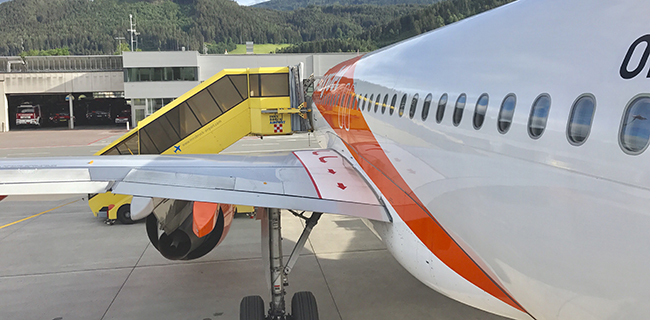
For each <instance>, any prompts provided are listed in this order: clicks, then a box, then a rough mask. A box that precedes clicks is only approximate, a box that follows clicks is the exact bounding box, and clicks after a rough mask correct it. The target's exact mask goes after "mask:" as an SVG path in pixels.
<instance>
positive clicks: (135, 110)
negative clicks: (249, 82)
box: [0, 51, 358, 132]
mask: <svg viewBox="0 0 650 320" xmlns="http://www.w3.org/2000/svg"><path fill="white" fill-rule="evenodd" d="M357 55H358V53H326V54H246V55H203V54H199V53H198V52H196V51H170V52H124V53H123V55H121V56H50V57H25V58H21V57H0V132H4V131H9V130H10V129H12V128H15V126H16V120H15V119H16V110H17V108H18V107H19V106H20V105H23V104H31V105H39V108H40V110H41V113H42V116H43V118H44V120H43V123H42V124H43V125H45V124H48V123H49V124H52V123H50V122H48V117H49V118H52V115H54V114H57V113H69V112H68V110H69V109H70V107H69V106H70V102H69V99H72V100H73V101H72V106H73V107H72V109H73V114H74V119H75V123H77V124H93V120H95V121H94V122H95V123H110V122H111V121H112V119H113V118H115V116H116V115H117V114H118V113H119V112H121V111H122V110H130V114H131V117H130V121H131V126H135V125H137V123H138V121H141V120H143V119H144V118H145V117H147V116H149V115H151V114H152V113H154V112H155V111H156V110H158V109H160V108H162V107H163V106H164V105H166V104H168V103H169V102H171V101H172V100H174V99H176V98H177V97H179V96H181V95H182V94H183V93H185V92H187V91H189V90H190V89H192V88H194V87H196V86H197V85H199V84H200V83H202V82H203V81H205V80H207V79H209V78H210V77H211V76H213V75H215V74H217V73H218V72H220V71H221V70H223V69H233V68H260V67H286V66H297V65H300V70H301V72H300V73H301V77H302V78H303V79H304V78H307V77H309V76H310V75H312V74H313V75H314V77H315V78H316V79H320V78H321V77H322V76H323V75H324V73H325V72H326V71H327V70H329V69H330V68H331V67H333V66H335V65H336V64H338V63H340V62H343V61H345V60H348V59H351V58H354V57H356V56H357Z"/></svg>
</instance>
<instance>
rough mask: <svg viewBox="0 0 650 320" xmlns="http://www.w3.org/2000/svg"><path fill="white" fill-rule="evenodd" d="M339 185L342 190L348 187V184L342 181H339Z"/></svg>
mask: <svg viewBox="0 0 650 320" xmlns="http://www.w3.org/2000/svg"><path fill="white" fill-rule="evenodd" d="M338 187H339V188H340V189H341V190H345V189H346V188H347V186H346V185H344V184H343V183H341V182H339V184H338Z"/></svg>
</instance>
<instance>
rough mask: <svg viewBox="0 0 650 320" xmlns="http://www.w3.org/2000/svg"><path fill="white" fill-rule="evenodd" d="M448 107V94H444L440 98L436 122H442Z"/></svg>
mask: <svg viewBox="0 0 650 320" xmlns="http://www.w3.org/2000/svg"><path fill="white" fill-rule="evenodd" d="M446 107H447V94H446V93H445V94H443V95H442V96H441V97H440V100H438V110H436V122H437V123H440V122H442V118H443V117H444V116H445V108H446Z"/></svg>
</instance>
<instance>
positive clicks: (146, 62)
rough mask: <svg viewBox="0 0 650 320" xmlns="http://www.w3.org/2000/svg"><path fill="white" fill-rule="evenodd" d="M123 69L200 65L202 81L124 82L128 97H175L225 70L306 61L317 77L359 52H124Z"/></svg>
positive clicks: (306, 71) (306, 73)
mask: <svg viewBox="0 0 650 320" xmlns="http://www.w3.org/2000/svg"><path fill="white" fill-rule="evenodd" d="M123 55H124V56H123V66H124V68H161V67H197V68H198V73H199V74H198V76H199V79H198V80H199V81H196V82H195V81H151V82H148V81H147V82H126V83H124V96H125V98H126V99H144V98H176V97H179V96H181V95H182V94H183V93H185V92H187V91H188V90H190V89H192V88H193V87H195V86H197V85H198V84H199V83H201V82H202V81H205V80H207V79H209V78H210V77H212V76H213V75H215V74H217V73H218V72H219V71H221V70H223V69H236V68H259V67H286V66H295V65H298V64H299V63H303V65H304V70H303V76H304V77H309V75H310V74H312V73H313V74H314V76H315V77H316V78H317V79H318V78H321V77H322V76H323V75H324V74H325V72H327V70H329V69H330V68H332V67H333V66H335V65H337V64H339V63H341V62H343V61H346V60H349V59H352V58H354V57H357V56H358V55H359V54H357V53H320V54H312V53H304V54H249V55H243V54H242V55H234V54H230V55H227V54H226V55H224V54H218V55H201V54H199V53H198V52H197V51H162V52H124V53H123Z"/></svg>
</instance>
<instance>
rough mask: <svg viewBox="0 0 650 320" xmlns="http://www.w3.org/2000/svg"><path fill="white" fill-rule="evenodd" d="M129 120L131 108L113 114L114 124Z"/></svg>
mask: <svg viewBox="0 0 650 320" xmlns="http://www.w3.org/2000/svg"><path fill="white" fill-rule="evenodd" d="M128 122H131V110H130V109H125V110H122V111H120V112H119V113H118V114H117V116H115V124H125V123H128Z"/></svg>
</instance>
